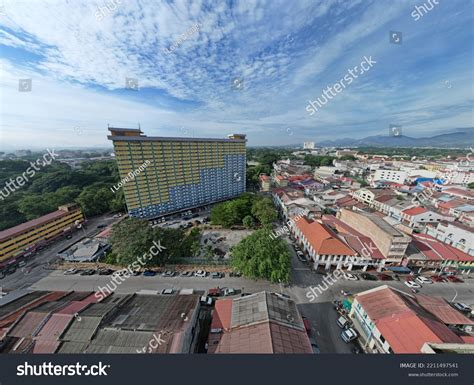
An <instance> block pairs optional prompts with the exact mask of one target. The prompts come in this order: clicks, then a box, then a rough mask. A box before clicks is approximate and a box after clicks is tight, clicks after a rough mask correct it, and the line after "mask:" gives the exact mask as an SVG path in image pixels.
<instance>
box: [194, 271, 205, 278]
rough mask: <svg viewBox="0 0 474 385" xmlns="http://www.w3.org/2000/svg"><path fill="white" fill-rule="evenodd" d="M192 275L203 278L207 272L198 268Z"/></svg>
mask: <svg viewBox="0 0 474 385" xmlns="http://www.w3.org/2000/svg"><path fill="white" fill-rule="evenodd" d="M194 276H195V277H200V278H204V277H207V272H205V271H204V270H198V271H196V272H195V273H194Z"/></svg>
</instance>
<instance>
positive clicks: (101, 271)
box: [98, 269, 114, 275]
mask: <svg viewBox="0 0 474 385" xmlns="http://www.w3.org/2000/svg"><path fill="white" fill-rule="evenodd" d="M113 272H114V271H113V270H112V269H99V271H98V273H99V275H110V274H112V273H113Z"/></svg>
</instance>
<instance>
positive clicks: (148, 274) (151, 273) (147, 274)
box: [143, 270, 156, 277]
mask: <svg viewBox="0 0 474 385" xmlns="http://www.w3.org/2000/svg"><path fill="white" fill-rule="evenodd" d="M143 275H144V276H145V277H154V276H155V275H156V271H153V270H145V271H144V272H143Z"/></svg>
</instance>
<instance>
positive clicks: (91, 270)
mask: <svg viewBox="0 0 474 385" xmlns="http://www.w3.org/2000/svg"><path fill="white" fill-rule="evenodd" d="M80 274H81V275H94V274H95V270H94V269H86V270H83V271H81V273H80Z"/></svg>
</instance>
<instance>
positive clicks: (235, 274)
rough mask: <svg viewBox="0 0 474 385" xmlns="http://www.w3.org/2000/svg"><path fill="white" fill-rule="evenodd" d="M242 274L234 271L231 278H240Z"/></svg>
mask: <svg viewBox="0 0 474 385" xmlns="http://www.w3.org/2000/svg"><path fill="white" fill-rule="evenodd" d="M241 275H242V274H240V273H239V272H238V271H232V272H230V273H229V277H240V276H241Z"/></svg>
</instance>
